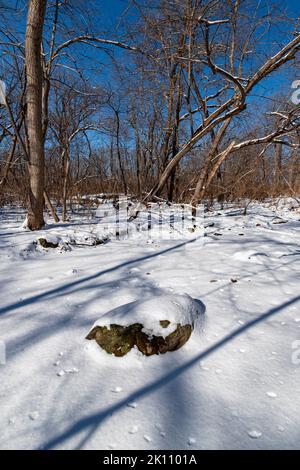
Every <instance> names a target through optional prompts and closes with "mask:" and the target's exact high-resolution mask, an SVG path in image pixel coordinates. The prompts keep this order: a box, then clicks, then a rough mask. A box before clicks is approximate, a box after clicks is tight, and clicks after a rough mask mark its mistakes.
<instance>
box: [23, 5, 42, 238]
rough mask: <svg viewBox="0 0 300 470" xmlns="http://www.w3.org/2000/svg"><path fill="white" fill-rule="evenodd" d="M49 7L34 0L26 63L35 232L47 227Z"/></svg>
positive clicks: (30, 223) (30, 213)
mask: <svg viewBox="0 0 300 470" xmlns="http://www.w3.org/2000/svg"><path fill="white" fill-rule="evenodd" d="M46 4H47V0H30V2H29V7H28V16H27V25H26V41H25V64H26V79H27V91H26V101H27V124H28V140H29V149H28V154H29V165H28V169H29V179H30V190H29V209H28V227H29V228H30V229H31V230H38V229H40V228H41V227H42V226H43V225H44V216H43V208H44V169H45V168H44V167H45V156H44V139H43V122H42V119H43V116H42V114H43V113H42V93H43V69H42V62H41V46H42V37H43V26H44V19H45V11H46Z"/></svg>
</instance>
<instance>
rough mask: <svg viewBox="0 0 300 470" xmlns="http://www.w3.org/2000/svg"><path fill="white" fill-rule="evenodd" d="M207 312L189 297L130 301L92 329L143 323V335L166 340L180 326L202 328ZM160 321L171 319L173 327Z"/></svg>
mask: <svg viewBox="0 0 300 470" xmlns="http://www.w3.org/2000/svg"><path fill="white" fill-rule="evenodd" d="M204 311H205V308H204V305H203V304H202V303H201V301H195V300H194V299H192V298H191V297H190V296H189V295H187V294H186V295H174V294H173V295H172V294H167V295H155V296H153V297H151V298H150V299H148V300H137V301H135V302H130V303H129V304H125V305H121V306H120V307H117V308H115V309H113V310H111V311H109V312H107V313H105V314H104V315H102V317H101V318H100V319H99V320H97V321H96V323H95V324H94V325H93V328H94V327H95V326H106V327H109V326H110V325H113V324H114V325H122V326H128V325H133V324H134V323H140V324H141V325H143V327H144V328H143V330H142V331H143V332H144V333H146V334H148V335H150V336H151V335H155V336H162V337H163V338H166V337H167V336H168V335H170V334H171V333H173V332H174V331H175V330H176V328H177V326H178V325H192V326H193V327H194V328H197V329H199V328H200V329H201V325H202V324H203V323H204ZM161 320H168V321H169V322H170V324H169V325H168V326H167V327H162V326H161V324H160V321H161Z"/></svg>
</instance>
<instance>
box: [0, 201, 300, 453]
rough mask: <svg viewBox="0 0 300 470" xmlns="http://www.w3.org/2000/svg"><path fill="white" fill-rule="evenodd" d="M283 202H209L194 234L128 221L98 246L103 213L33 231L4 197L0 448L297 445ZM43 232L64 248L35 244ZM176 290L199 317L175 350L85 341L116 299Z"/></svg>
mask: <svg viewBox="0 0 300 470" xmlns="http://www.w3.org/2000/svg"><path fill="white" fill-rule="evenodd" d="M291 205H296V204H295V202H294V201H292V200H290V201H282V202H279V203H278V204H275V203H268V204H264V205H263V204H252V205H250V207H249V209H248V215H246V216H243V215H242V210H240V209H239V208H238V207H229V208H227V209H225V210H216V211H214V212H208V213H206V214H205V221H204V222H205V227H206V229H205V237H204V238H203V237H200V238H199V239H196V240H195V241H193V239H192V238H191V239H189V238H188V236H187V238H186V239H185V240H180V239H169V240H168V239H163V240H162V239H161V237H159V236H157V233H156V235H155V234H154V236H153V237H152V240H149V239H148V237H147V236H146V234H144V235H143V234H142V235H141V233H136V234H135V235H134V234H133V235H132V236H130V237H129V238H128V239H123V238H122V237H121V238H120V239H119V240H117V239H112V240H111V241H108V242H107V243H103V244H99V245H97V244H94V246H93V242H94V241H95V240H99V239H101V240H103V239H105V238H106V236H101V237H100V236H99V231H100V234H102V235H103V234H104V235H105V233H106V232H107V229H105V230H106V232H105V230H103V228H102V225H103V224H102V225H101V222H100V223H99V220H97V218H94V217H91V216H90V217H87V216H86V217H85V218H82V217H81V216H80V215H78V216H76V215H74V216H73V217H72V222H67V223H65V224H63V223H60V224H59V225H58V226H54V225H48V226H47V227H46V228H45V230H44V231H42V232H41V233H31V232H28V231H26V230H24V229H22V228H21V225H22V222H23V220H24V212H23V211H22V210H21V209H18V208H3V209H1V210H0V271H1V284H0V340H2V342H4V343H5V345H6V364H5V365H0V374H1V382H0V399H1V400H0V403H1V405H0V406H1V409H0V431H1V432H0V448H1V449H45V448H47V449H49V448H51V449H229V448H231V449H263V448H267V449H272V448H273V449H292V448H299V447H300V444H299V443H300V399H299V397H300V352H299V349H300V292H299V291H300V289H299V286H300V247H299V241H300V211H299V209H298V210H297V209H295V210H291ZM141 217H142V215H141ZM278 217H280V218H281V219H283V221H284V222H286V223H277V222H282V220H281V219H278ZM274 222H275V223H274ZM134 223H136V222H134ZM167 231H168V228H167V229H166V232H167ZM104 232H105V233H104ZM39 237H45V238H46V237H47V239H48V240H49V239H50V238H51V239H52V240H53V241H56V242H59V247H58V248H56V249H50V248H49V249H43V248H42V247H40V246H38V245H37V244H36V240H37V238H39ZM166 238H167V237H166ZM184 293H187V294H189V295H190V296H191V297H193V298H194V299H198V300H201V301H202V302H203V303H204V304H205V307H206V321H205V325H204V329H202V330H201V331H195V332H194V333H193V334H192V337H191V339H190V340H189V341H188V343H187V344H186V345H185V346H184V347H183V348H182V349H180V350H178V351H176V352H172V353H167V354H165V355H164V356H151V357H144V356H142V355H141V353H139V352H137V351H136V350H132V351H131V352H130V353H129V354H128V355H127V356H125V357H123V358H115V357H112V356H109V355H108V354H106V353H105V352H103V351H101V350H100V348H99V347H98V346H97V344H96V343H95V342H92V341H86V340H85V339H84V338H85V336H86V335H87V333H88V332H89V330H90V329H91V327H92V326H93V324H94V323H95V321H96V320H98V319H99V317H101V315H102V314H105V313H106V312H107V311H109V310H111V309H113V308H116V307H118V306H121V305H125V304H127V303H129V302H133V301H136V300H141V299H143V300H145V299H148V298H149V299H151V298H153V297H155V296H157V295H161V294H184ZM4 343H1V344H2V349H3V344H4Z"/></svg>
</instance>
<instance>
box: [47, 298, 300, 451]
mask: <svg viewBox="0 0 300 470" xmlns="http://www.w3.org/2000/svg"><path fill="white" fill-rule="evenodd" d="M299 301H300V295H299V296H296V297H294V298H292V299H290V300H288V301H286V302H285V303H282V304H280V305H278V306H276V307H274V308H271V309H270V310H268V311H267V312H265V313H263V314H262V315H260V316H258V317H256V318H254V319H253V320H251V321H249V322H248V323H246V324H244V325H242V326H241V327H239V328H237V329H235V330H233V331H232V332H231V333H229V334H228V335H226V336H224V337H223V338H222V339H221V340H220V341H217V342H216V343H215V344H213V345H212V346H210V347H208V348H207V349H205V350H204V351H201V352H200V353H199V354H198V355H197V356H195V357H194V358H192V359H191V360H189V361H188V362H186V363H184V364H183V365H181V366H179V367H177V368H176V369H173V370H172V371H170V372H168V373H167V374H165V375H163V376H162V377H160V378H159V379H158V380H155V381H153V382H152V383H150V384H147V385H145V386H144V387H142V388H140V389H138V390H136V391H135V392H133V393H131V394H130V395H129V396H127V397H126V398H124V399H122V400H120V401H119V402H118V403H116V404H114V405H112V406H109V407H108V408H106V409H105V410H101V411H100V412H98V413H94V414H92V415H89V416H87V417H85V418H82V419H80V420H78V421H77V422H76V423H75V424H73V425H72V426H70V427H69V428H68V429H66V430H65V431H64V432H63V433H61V434H60V435H58V436H56V437H53V438H52V439H50V440H49V441H48V442H46V443H45V444H44V445H43V448H44V449H51V448H55V447H57V446H61V445H62V444H63V443H64V442H65V441H67V440H68V439H70V438H72V437H74V436H76V435H78V434H79V433H82V432H84V431H85V430H86V435H85V436H84V438H83V439H82V440H81V441H80V442H79V444H78V445H77V448H78V449H79V448H82V447H83V446H84V444H85V443H86V442H87V441H88V440H89V439H90V437H91V436H92V435H93V434H94V433H95V431H96V430H97V429H98V428H99V427H100V426H101V424H102V423H103V422H104V421H105V420H106V419H107V418H109V417H110V416H111V415H112V414H113V413H116V412H118V411H120V410H121V409H122V408H124V407H125V406H127V404H128V402H132V401H137V400H139V399H141V398H143V397H145V396H147V395H150V394H151V393H153V392H155V391H156V390H158V389H159V388H161V387H165V386H166V385H168V384H170V383H171V382H172V381H173V380H175V379H176V378H178V377H179V376H180V375H181V374H183V373H185V372H186V371H187V370H189V369H190V368H192V367H193V366H194V365H195V364H197V363H198V362H199V361H201V360H203V359H205V358H207V357H208V356H210V355H211V354H213V353H214V352H216V351H218V350H219V349H220V348H222V347H224V346H225V345H227V344H228V343H230V342H231V341H232V340H233V339H235V338H237V337H239V336H241V335H242V334H243V333H245V332H246V331H248V330H249V329H251V328H253V327H254V326H256V325H257V324H259V323H262V322H264V321H265V320H267V319H269V318H270V317H272V316H274V315H276V314H277V313H279V312H281V311H282V310H284V309H286V308H288V307H290V306H291V305H293V304H295V303H297V302H299Z"/></svg>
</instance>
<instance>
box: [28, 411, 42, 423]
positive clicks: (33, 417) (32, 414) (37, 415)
mask: <svg viewBox="0 0 300 470" xmlns="http://www.w3.org/2000/svg"><path fill="white" fill-rule="evenodd" d="M39 416H40V414H39V412H38V411H33V412H32V413H29V418H30V419H31V420H32V421H35V420H36V419H38V418H39Z"/></svg>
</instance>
